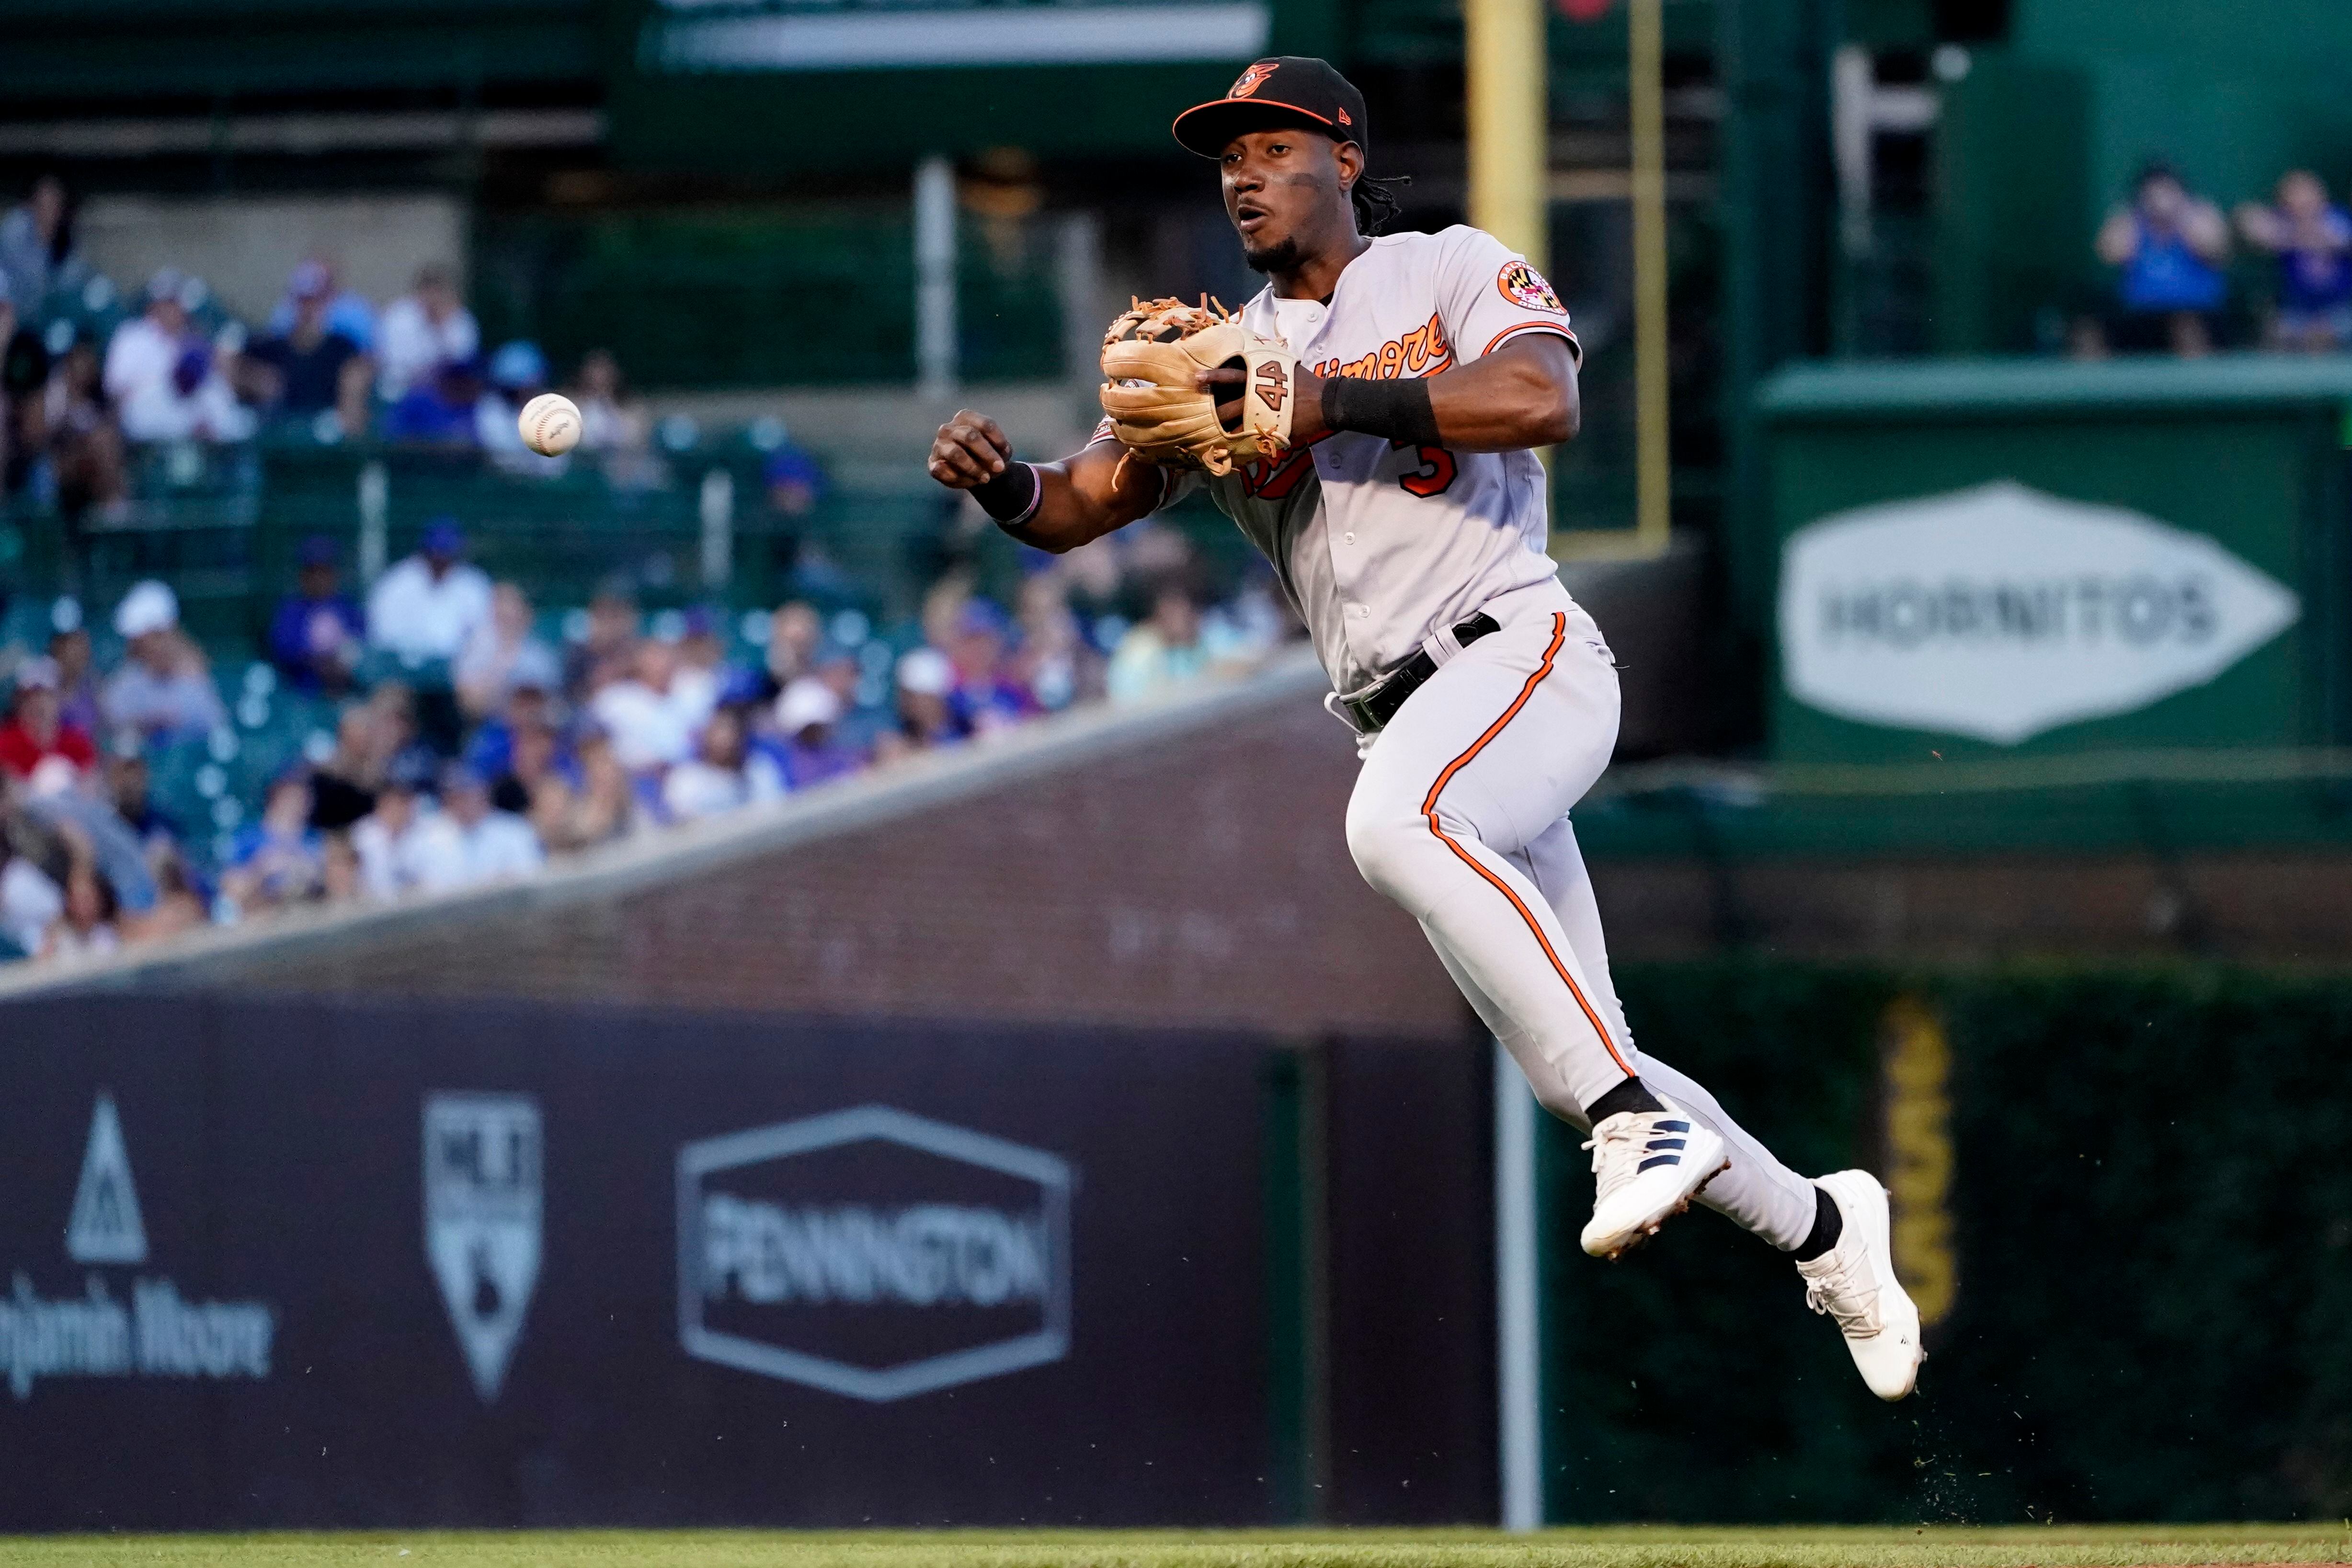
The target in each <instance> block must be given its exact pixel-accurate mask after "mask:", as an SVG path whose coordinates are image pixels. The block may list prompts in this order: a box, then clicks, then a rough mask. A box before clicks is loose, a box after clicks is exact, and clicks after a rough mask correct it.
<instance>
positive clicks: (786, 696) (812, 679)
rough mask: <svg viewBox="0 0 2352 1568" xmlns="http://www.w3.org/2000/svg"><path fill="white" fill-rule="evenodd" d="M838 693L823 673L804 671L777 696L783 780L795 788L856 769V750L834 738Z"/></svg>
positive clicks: (838, 712)
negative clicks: (808, 673)
mask: <svg viewBox="0 0 2352 1568" xmlns="http://www.w3.org/2000/svg"><path fill="white" fill-rule="evenodd" d="M841 717H842V702H841V694H840V693H838V692H836V691H835V690H834V689H833V686H832V685H831V684H830V683H828V682H827V681H826V680H825V679H824V676H822V675H803V676H801V677H800V678H799V679H797V680H795V681H793V684H792V685H788V686H786V687H785V688H784V690H783V695H781V696H779V697H778V698H776V728H777V730H778V732H779V733H781V734H782V736H783V737H784V743H783V747H782V753H783V773H784V781H785V782H786V783H788V784H789V785H791V786H792V788H793V789H807V788H809V787H810V786H811V785H813V784H822V783H824V781H825V780H826V779H839V778H842V777H844V776H845V775H847V774H851V773H855V772H856V771H857V769H858V767H859V765H860V762H861V760H862V759H861V758H859V757H858V755H857V753H856V750H855V749H854V748H853V747H847V746H844V745H843V744H841V742H840V741H839V740H837V739H835V736H834V727H835V725H838V724H839V723H840V722H841Z"/></svg>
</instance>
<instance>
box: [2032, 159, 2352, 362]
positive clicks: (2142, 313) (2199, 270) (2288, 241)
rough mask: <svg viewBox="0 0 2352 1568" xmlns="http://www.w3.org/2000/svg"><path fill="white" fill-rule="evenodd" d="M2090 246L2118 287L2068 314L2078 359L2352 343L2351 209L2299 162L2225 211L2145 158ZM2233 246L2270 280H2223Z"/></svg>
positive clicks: (2310, 349)
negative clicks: (2096, 304) (2097, 305)
mask: <svg viewBox="0 0 2352 1568" xmlns="http://www.w3.org/2000/svg"><path fill="white" fill-rule="evenodd" d="M2240 246H2242V247H2243V251H2242V252H2241V251H2240V249H2239V247H2240ZM2095 250H2096V252H2097V254H2098V259H2099V260H2100V261H2101V262H2102V263H2103V264H2105V266H2106V267H2110V268H2112V269H2113V270H2114V277H2115V292H2114V296H2113V298H2112V300H2111V301H2110V302H2109V303H2108V305H2107V306H2106V307H2105V308H2104V309H2103V310H2101V311H2098V312H2094V313H2088V314H2085V315H2084V316H2082V317H2080V318H2078V319H2077V320H2076V321H2075V324H2074V332H2073V339H2074V352H2075V353H2076V354H2077V355H2079V356H2082V357H2084V358H2096V357H2098V356H2100V355H2103V354H2106V353H2110V352H2116V351H2120V352H2126V353H2170V354H2175V355H2179V356H2180V357H2181V358H2184V359H2195V358H2200V357H2201V356H2203V355H2205V354H2209V353H2211V352H2212V351H2214V350H2216V349H2221V348H2230V347H2236V346H2241V345H2246V344H2252V343H2259V344H2261V345H2262V346H2263V347H2266V348H2270V349H2273V350H2281V351H2286V352H2302V353H2336V352H2339V351H2341V350H2345V349H2347V348H2352V214H2347V212H2346V211H2345V209H2344V208H2343V207H2341V206H2339V205H2337V204H2336V202H2335V201H2334V199H2333V198H2332V197H2330V196H2329V194H2328V193H2327V186H2326V183H2325V182H2323V181H2322V180H2321V179H2320V178H2319V176H2318V175H2316V174H2315V173H2313V172H2311V171H2309V170H2307V169H2294V170H2290V171H2288V172H2286V173H2285V174H2284V175H2282V176H2281V177H2280V179H2279V182H2278V185H2277V188H2276V190H2275V191H2274V192H2273V194H2272V197H2271V199H2270V200H2269V201H2268V202H2246V203H2243V204H2241V205H2240V206H2239V207H2238V209H2237V211H2236V212H2235V213H2234V214H2223V212H2222V210H2221V206H2220V204H2217V203H2215V202H2213V201H2212V200H2210V198H2208V197H2206V196H2202V195H2200V194H2198V193H2196V192H2194V191H2192V190H2190V189H2189V185H2188V183H2186V182H2185V181H2184V180H2183V179H2182V178H2181V176H2180V174H2179V172H2177V171H2176V170H2174V169H2173V168H2172V167H2171V166H2170V165H2169V164H2168V163H2164V162H2149V163H2147V165H2145V166H2144V167H2143V168H2142V169H2141V170H2140V172H2139V174H2138V177H2137V179H2136V180H2135V181H2134V182H2133V186H2132V193H2131V199H2130V200H2129V201H2128V202H2125V203H2123V204H2118V205H2117V206H2116V208H2115V209H2114V210H2113V211H2111V212H2110V213H2109V214H2107V217H2106V221H2105V223H2104V224H2102V225H2100V228H2099V233H2098V236H2097V240H2096V242H2095ZM2240 254H2244V255H2247V256H2250V257H2252V258H2253V259H2255V260H2256V261H2258V262H2260V263H2261V264H2262V266H2261V268H2260V270H2261V271H2262V272H2263V273H2264V274H2266V275H2267V276H2265V277H2263V278H2262V279H2261V280H2260V281H2258V282H2255V283H2253V284H2252V286H2251V287H2241V286H2240V280H2239V279H2237V278H2235V277H2233V276H2232V267H2233V261H2234V259H2235V258H2236V256H2238V255H2240Z"/></svg>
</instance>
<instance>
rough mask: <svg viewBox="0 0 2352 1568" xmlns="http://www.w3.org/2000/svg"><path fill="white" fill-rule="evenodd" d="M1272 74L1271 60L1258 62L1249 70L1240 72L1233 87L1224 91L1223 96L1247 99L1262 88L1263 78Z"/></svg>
mask: <svg viewBox="0 0 2352 1568" xmlns="http://www.w3.org/2000/svg"><path fill="white" fill-rule="evenodd" d="M1273 74H1274V62H1273V61H1272V60H1260V61H1258V63H1257V64H1255V65H1254V66H1252V67H1250V68H1249V69H1247V70H1245V71H1244V72H1242V74H1241V76H1240V77H1239V78H1237V79H1236V80H1235V81H1234V85H1233V86H1232V87H1230V88H1228V89H1225V96H1226V97H1227V98H1247V97H1248V96H1249V95H1250V94H1252V93H1254V92H1255V91H1256V90H1257V89H1259V88H1261V87H1263V86H1264V85H1265V78H1268V77H1270V76H1272V75H1273Z"/></svg>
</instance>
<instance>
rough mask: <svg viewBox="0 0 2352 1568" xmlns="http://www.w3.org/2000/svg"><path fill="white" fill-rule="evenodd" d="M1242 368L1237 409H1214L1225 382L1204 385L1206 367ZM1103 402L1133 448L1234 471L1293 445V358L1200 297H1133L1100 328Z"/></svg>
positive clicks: (1147, 457)
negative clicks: (1229, 414)
mask: <svg viewBox="0 0 2352 1568" xmlns="http://www.w3.org/2000/svg"><path fill="white" fill-rule="evenodd" d="M1214 370H1234V371H1241V372H1242V388H1241V392H1240V394H1239V395H1240V400H1241V402H1240V407H1239V410H1238V412H1237V413H1234V416H1233V418H1232V422H1231V423H1227V421H1226V420H1224V419H1223V418H1220V417H1219V416H1218V413H1217V403H1218V401H1219V398H1220V396H1222V397H1223V400H1224V402H1225V403H1226V404H1227V406H1228V407H1231V406H1232V405H1233V401H1234V395H1235V394H1234V392H1233V390H1232V389H1231V388H1230V387H1218V388H1215V389H1213V390H1204V389H1202V386H1201V384H1200V383H1201V376H1202V372H1203V371H1214ZM1102 371H1103V389H1102V406H1103V412H1104V413H1107V414H1108V415H1110V423H1111V431H1112V433H1113V434H1116V435H1117V436H1118V439H1119V443H1120V444H1121V445H1123V446H1125V447H1126V448H1127V449H1128V451H1129V453H1130V454H1131V455H1134V456H1135V457H1136V458H1138V459H1139V460H1140V461H1142V462H1145V463H1155V464H1158V465H1161V466H1162V467H1168V468H1202V469H1206V470H1207V471H1208V472H1209V473H1212V474H1230V473H1232V472H1233V470H1234V465H1236V464H1246V463H1255V462H1257V461H1259V460H1260V459H1263V458H1266V457H1271V456H1274V455H1276V454H1277V453H1280V452H1283V451H1285V450H1286V449H1287V448H1288V447H1289V445H1290V416H1291V412H1292V410H1293V408H1294V407H1295V406H1296V405H1297V402H1298V397H1297V387H1298V359H1297V355H1295V354H1292V353H1291V352H1290V351H1289V350H1286V349H1285V348H1284V347H1283V346H1282V345H1281V344H1279V343H1276V342H1273V341H1271V340H1267V339H1265V338H1261V337H1259V336H1258V335H1257V334H1256V333H1255V332H1252V331H1250V330H1249V329H1246V328H1244V326H1243V325H1242V324H1241V323H1240V321H1238V320H1237V319H1234V316H1233V314H1232V313H1231V312H1230V311H1227V310H1225V309H1223V308H1221V307H1220V308H1212V306H1211V304H1210V302H1209V301H1207V300H1206V299H1203V300H1202V303H1201V304H1199V305H1187V304H1185V303H1184V302H1183V301H1181V300H1179V299H1153V300H1149V301H1146V300H1141V299H1139V300H1137V301H1135V304H1134V307H1133V308H1131V309H1129V310H1128V311H1126V312H1125V313H1123V314H1122V315H1121V316H1120V317H1119V318H1118V319H1117V320H1116V321H1113V322H1112V323H1111V324H1110V330H1109V331H1108V332H1106V333H1104V334H1103V351H1102Z"/></svg>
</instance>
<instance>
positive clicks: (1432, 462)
mask: <svg viewBox="0 0 2352 1568" xmlns="http://www.w3.org/2000/svg"><path fill="white" fill-rule="evenodd" d="M1408 444H1410V443H1407V442H1402V441H1391V442H1390V443H1389V449H1390V450H1391V451H1392V452H1402V451H1403V450H1404V449H1405V447H1406V446H1407V445H1408ZM1413 455H1414V456H1415V457H1418V458H1420V459H1421V466H1420V467H1418V468H1416V469H1414V470H1413V471H1412V473H1410V474H1400V475H1398V476H1397V484H1398V485H1399V486H1401V487H1402V489H1403V490H1404V492H1405V493H1406V494H1407V495H1410V496H1443V495H1444V494H1445V492H1446V491H1448V490H1450V489H1452V488H1453V487H1454V476H1455V475H1456V474H1459V473H1460V472H1461V465H1458V464H1456V463H1455V462H1454V454H1452V453H1451V452H1448V451H1446V450H1445V448H1444V447H1443V446H1421V447H1415V448H1414V449H1413Z"/></svg>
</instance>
